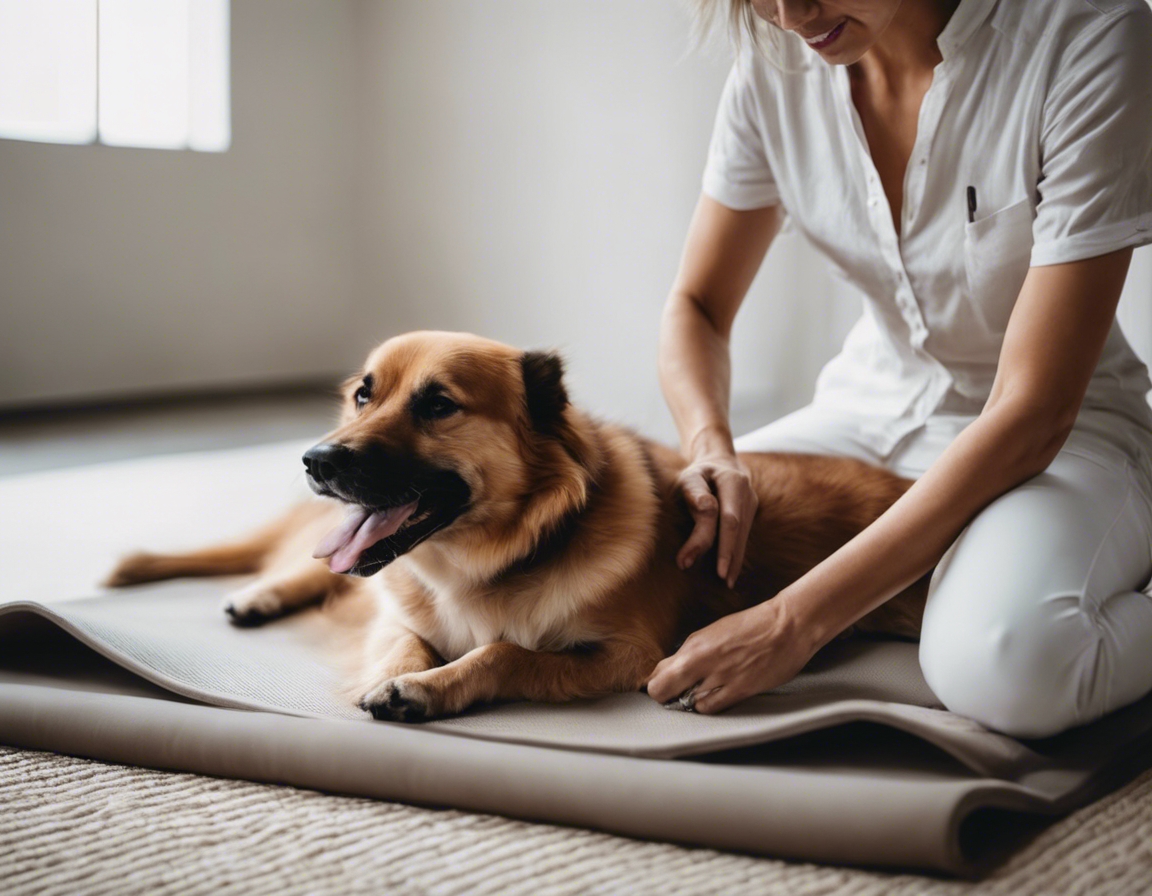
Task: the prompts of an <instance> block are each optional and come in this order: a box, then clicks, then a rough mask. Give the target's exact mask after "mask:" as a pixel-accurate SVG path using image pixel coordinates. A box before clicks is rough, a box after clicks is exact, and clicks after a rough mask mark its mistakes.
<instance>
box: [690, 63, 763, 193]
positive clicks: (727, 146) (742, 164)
mask: <svg viewBox="0 0 1152 896" xmlns="http://www.w3.org/2000/svg"><path fill="white" fill-rule="evenodd" d="M756 77H757V75H756V72H755V68H754V63H753V62H752V60H751V58H750V56H749V54H748V53H743V54H741V56H740V57H739V58H737V60H736V62H735V63H734V64H733V66H732V71H730V72H729V73H728V80H727V82H726V83H725V84H724V92H723V93H722V94H721V96H720V108H719V109H718V110H717V112H716V124H715V126H714V127H713V129H712V141H711V143H710V144H709V147H708V162H707V164H706V165H705V166H704V182H703V189H704V192H705V194H707V195H708V196H711V197H712V198H713V199H715V200H716V201H717V202H719V203H720V204H721V205H726V206H728V208H732V209H736V210H737V211H744V210H747V209H753V208H765V207H767V206H770V205H776V204H778V203H779V202H780V192H779V190H777V188H776V181H775V179H774V178H773V177H772V169H771V168H770V167H769V165H768V156H767V153H766V152H765V150H764V140H763V138H762V136H761V132H760V123H759V116H758V115H757V111H756V96H755V89H756Z"/></svg>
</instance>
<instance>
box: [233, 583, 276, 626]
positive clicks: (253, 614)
mask: <svg viewBox="0 0 1152 896" xmlns="http://www.w3.org/2000/svg"><path fill="white" fill-rule="evenodd" d="M223 610H224V612H225V613H226V614H227V616H228V621H229V622H231V623H232V624H233V625H239V626H244V627H251V626H254V625H262V624H263V623H265V622H267V621H268V620H269V619H275V618H276V617H277V616H283V615H284V602H283V601H282V600H281V599H280V595H278V594H277V593H276V591H275V590H274V589H272V588H269V587H268V586H267V585H262V584H261V583H260V582H254V583H253V584H251V585H248V586H247V587H245V588H241V589H240V590H239V591H234V592H233V593H232V594H229V595H228V596H227V597H226V598H224V605H223Z"/></svg>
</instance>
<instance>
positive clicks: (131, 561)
mask: <svg viewBox="0 0 1152 896" xmlns="http://www.w3.org/2000/svg"><path fill="white" fill-rule="evenodd" d="M295 516H296V514H295V513H289V514H286V515H285V516H283V517H281V518H280V519H277V520H276V521H275V522H273V523H271V524H269V525H267V526H265V527H263V528H262V529H258V530H257V531H255V532H253V533H251V534H250V535H246V536H244V537H243V538H241V539H239V540H238V541H233V542H229V543H227V544H220V545H214V546H212V547H207V548H201V549H200V550H197V551H188V552H187V553H183V554H152V553H148V552H146V551H142V552H139V553H135V554H129V555H128V556H127V557H124V558H123V559H122V560H121V561H120V562H119V563H117V564H116V568H115V569H113V570H112V572H111V574H110V575H109V576H108V577H107V578H106V579H105V580H104V585H105V586H106V587H108V588H122V587H124V586H126V585H139V584H142V583H144V582H158V581H160V580H162V579H176V578H181V577H184V576H232V575H246V574H248V573H254V572H259V571H260V569H261V567H262V566H263V565H264V562H265V560H266V559H267V558H268V556H269V554H271V553H272V552H273V551H274V550H275V549H276V548H277V547H278V546H279V545H280V544H281V542H282V541H283V540H284V538H285V536H286V535H288V534H289V532H290V531H291V527H292V524H293V521H294V517H295Z"/></svg>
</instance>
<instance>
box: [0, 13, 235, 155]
mask: <svg viewBox="0 0 1152 896" xmlns="http://www.w3.org/2000/svg"><path fill="white" fill-rule="evenodd" d="M228 16H229V5H228V0H0V137H8V138H11V139H17V140H40V141H48V142H53V143H91V142H93V141H96V140H99V142H101V143H107V144H109V145H112V146H143V147H152V148H156V149H197V150H205V151H215V152H219V151H222V150H225V149H227V148H228V145H229V143H230V142H231V123H230V109H229V96H228Z"/></svg>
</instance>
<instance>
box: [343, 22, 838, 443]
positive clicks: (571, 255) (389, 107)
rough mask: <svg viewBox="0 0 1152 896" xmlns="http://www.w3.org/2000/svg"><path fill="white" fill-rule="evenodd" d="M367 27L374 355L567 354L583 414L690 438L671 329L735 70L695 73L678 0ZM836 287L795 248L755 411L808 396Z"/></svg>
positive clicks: (789, 247)
mask: <svg viewBox="0 0 1152 896" xmlns="http://www.w3.org/2000/svg"><path fill="white" fill-rule="evenodd" d="M363 10H364V13H365V19H364V22H363V23H362V27H361V29H360V32H359V33H360V35H361V43H360V46H359V55H360V57H361V59H362V64H363V65H364V68H363V70H362V74H361V77H360V83H361V87H362V89H363V90H364V94H363V108H364V110H365V114H364V118H363V121H364V122H365V125H366V130H365V132H364V135H363V137H364V143H363V152H364V156H363V160H362V165H363V168H362V170H363V172H364V188H365V193H364V196H365V199H366V203H365V207H364V217H363V219H362V221H363V226H362V233H363V236H364V239H365V240H366V243H365V247H366V248H365V257H366V258H367V261H368V274H367V281H366V284H367V286H368V296H369V299H368V304H367V306H366V307H365V309H364V310H363V312H362V313H361V314H360V315H359V321H360V322H361V324H362V326H363V328H364V331H365V332H364V340H365V342H367V341H370V339H369V334H372V335H376V334H383V333H387V332H392V331H395V330H400V329H404V328H408V327H417V326H419V327H447V328H453V329H467V330H474V331H477V332H481V333H485V334H487V335H490V336H493V337H496V338H499V339H503V340H506V341H508V342H512V343H514V344H517V345H524V346H553V347H558V348H560V349H561V350H563V352H564V353H565V355H566V356H567V358H568V360H569V370H570V375H569V380H570V385H571V386H572V389H573V391H574V393H575V396H576V397H577V399H578V400H580V401H582V402H583V403H584V404H586V405H587V406H589V407H591V408H594V409H596V410H597V411H598V412H600V413H601V414H603V415H605V416H607V417H610V418H614V419H618V420H623V421H626V422H629V423H632V424H634V425H637V426H639V427H641V428H643V429H645V430H646V431H649V432H652V433H655V434H659V435H662V436H664V437H668V438H670V437H673V435H674V431H673V429H672V427H671V420H670V417H669V416H668V414H667V411H666V410H665V408H664V405H663V401H662V399H661V398H660V395H659V388H658V385H657V381H656V336H657V327H658V322H659V315H660V309H661V306H662V304H663V302H664V299H665V297H666V295H667V292H668V289H669V287H670V286H671V283H672V279H673V277H674V275H675V272H676V265H677V261H678V258H679V253H680V248H681V244H682V241H683V238H684V232H685V229H686V226H687V223H688V219H689V216H690V214H691V212H692V208H693V206H694V204H695V202H696V199H697V196H698V195H699V189H700V174H701V171H702V168H703V163H704V157H705V153H706V150H707V144H708V138H709V136H710V133H711V127H712V120H713V116H714V114H715V108H716V102H717V98H718V96H719V92H720V88H721V85H722V83H723V79H724V77H725V75H726V73H727V69H728V61H727V58H726V57H727V54H726V52H725V53H710V54H709V53H700V54H695V55H691V56H687V55H686V52H685V51H686V49H687V47H688V31H689V24H688V19H687V16H686V13H685V11H684V9H683V8H682V6H681V5H680V4H677V3H652V2H647V0H614V2H612V3H572V4H565V5H563V6H559V5H556V4H553V3H541V2H539V0H501V2H491V0H451V2H444V0H438V2H422V3H419V4H416V3H377V2H368V3H366V4H365V5H364V7H363ZM768 283H773V284H774V287H773V288H772V289H771V290H769V289H768V288H767V284H768ZM828 289H829V286H828V284H827V281H826V279H825V275H824V273H823V269H822V266H821V265H820V264H819V263H818V262H817V261H816V260H814V259H813V258H812V253H811V250H809V249H807V247H806V246H804V245H803V244H802V243H801V242H800V240H798V239H797V238H785V239H782V240H781V241H780V246H779V247H778V248H774V250H773V252H772V257H771V258H770V261H769V263H768V265H767V266H766V269H765V271H764V272H763V273H762V274H761V277H760V280H759V283H758V285H757V287H756V288H755V289H754V292H753V295H752V296H751V297H750V299H749V301H748V303H747V306H746V310H745V311H743V312H742V320H741V321H740V324H739V326H738V329H737V337H736V348H735V354H736V381H737V382H736V389H737V393H738V394H737V396H736V400H735V402H734V404H735V405H736V406H737V408H738V409H740V410H743V409H746V408H747V407H749V406H754V407H757V408H759V409H760V416H764V415H765V414H769V415H770V414H771V411H772V410H774V409H775V410H778V409H783V408H785V407H794V406H796V405H798V404H799V403H801V402H802V400H803V398H805V397H807V393H808V392H810V390H811V383H812V380H813V379H814V378H815V374H816V372H817V370H818V368H819V365H820V363H821V362H822V361H823V360H824V359H825V358H826V357H828V356H829V355H830V354H831V352H832V349H833V347H834V346H835V345H838V344H839V341H840V339H841V338H842V334H843V332H844V331H845V329H846V326H845V324H844V322H843V318H844V316H845V312H844V311H843V310H842V308H841V309H838V313H836V314H826V313H825V308H824V303H823V296H824V294H825V293H826V292H827V291H828ZM813 312H816V313H813ZM857 314H858V307H857V306H856V305H855V304H850V305H849V310H848V312H847V316H848V317H849V318H850V319H854V318H855V317H856V316H857ZM850 322H851V320H849V321H848V323H850ZM745 416H746V415H745Z"/></svg>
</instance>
